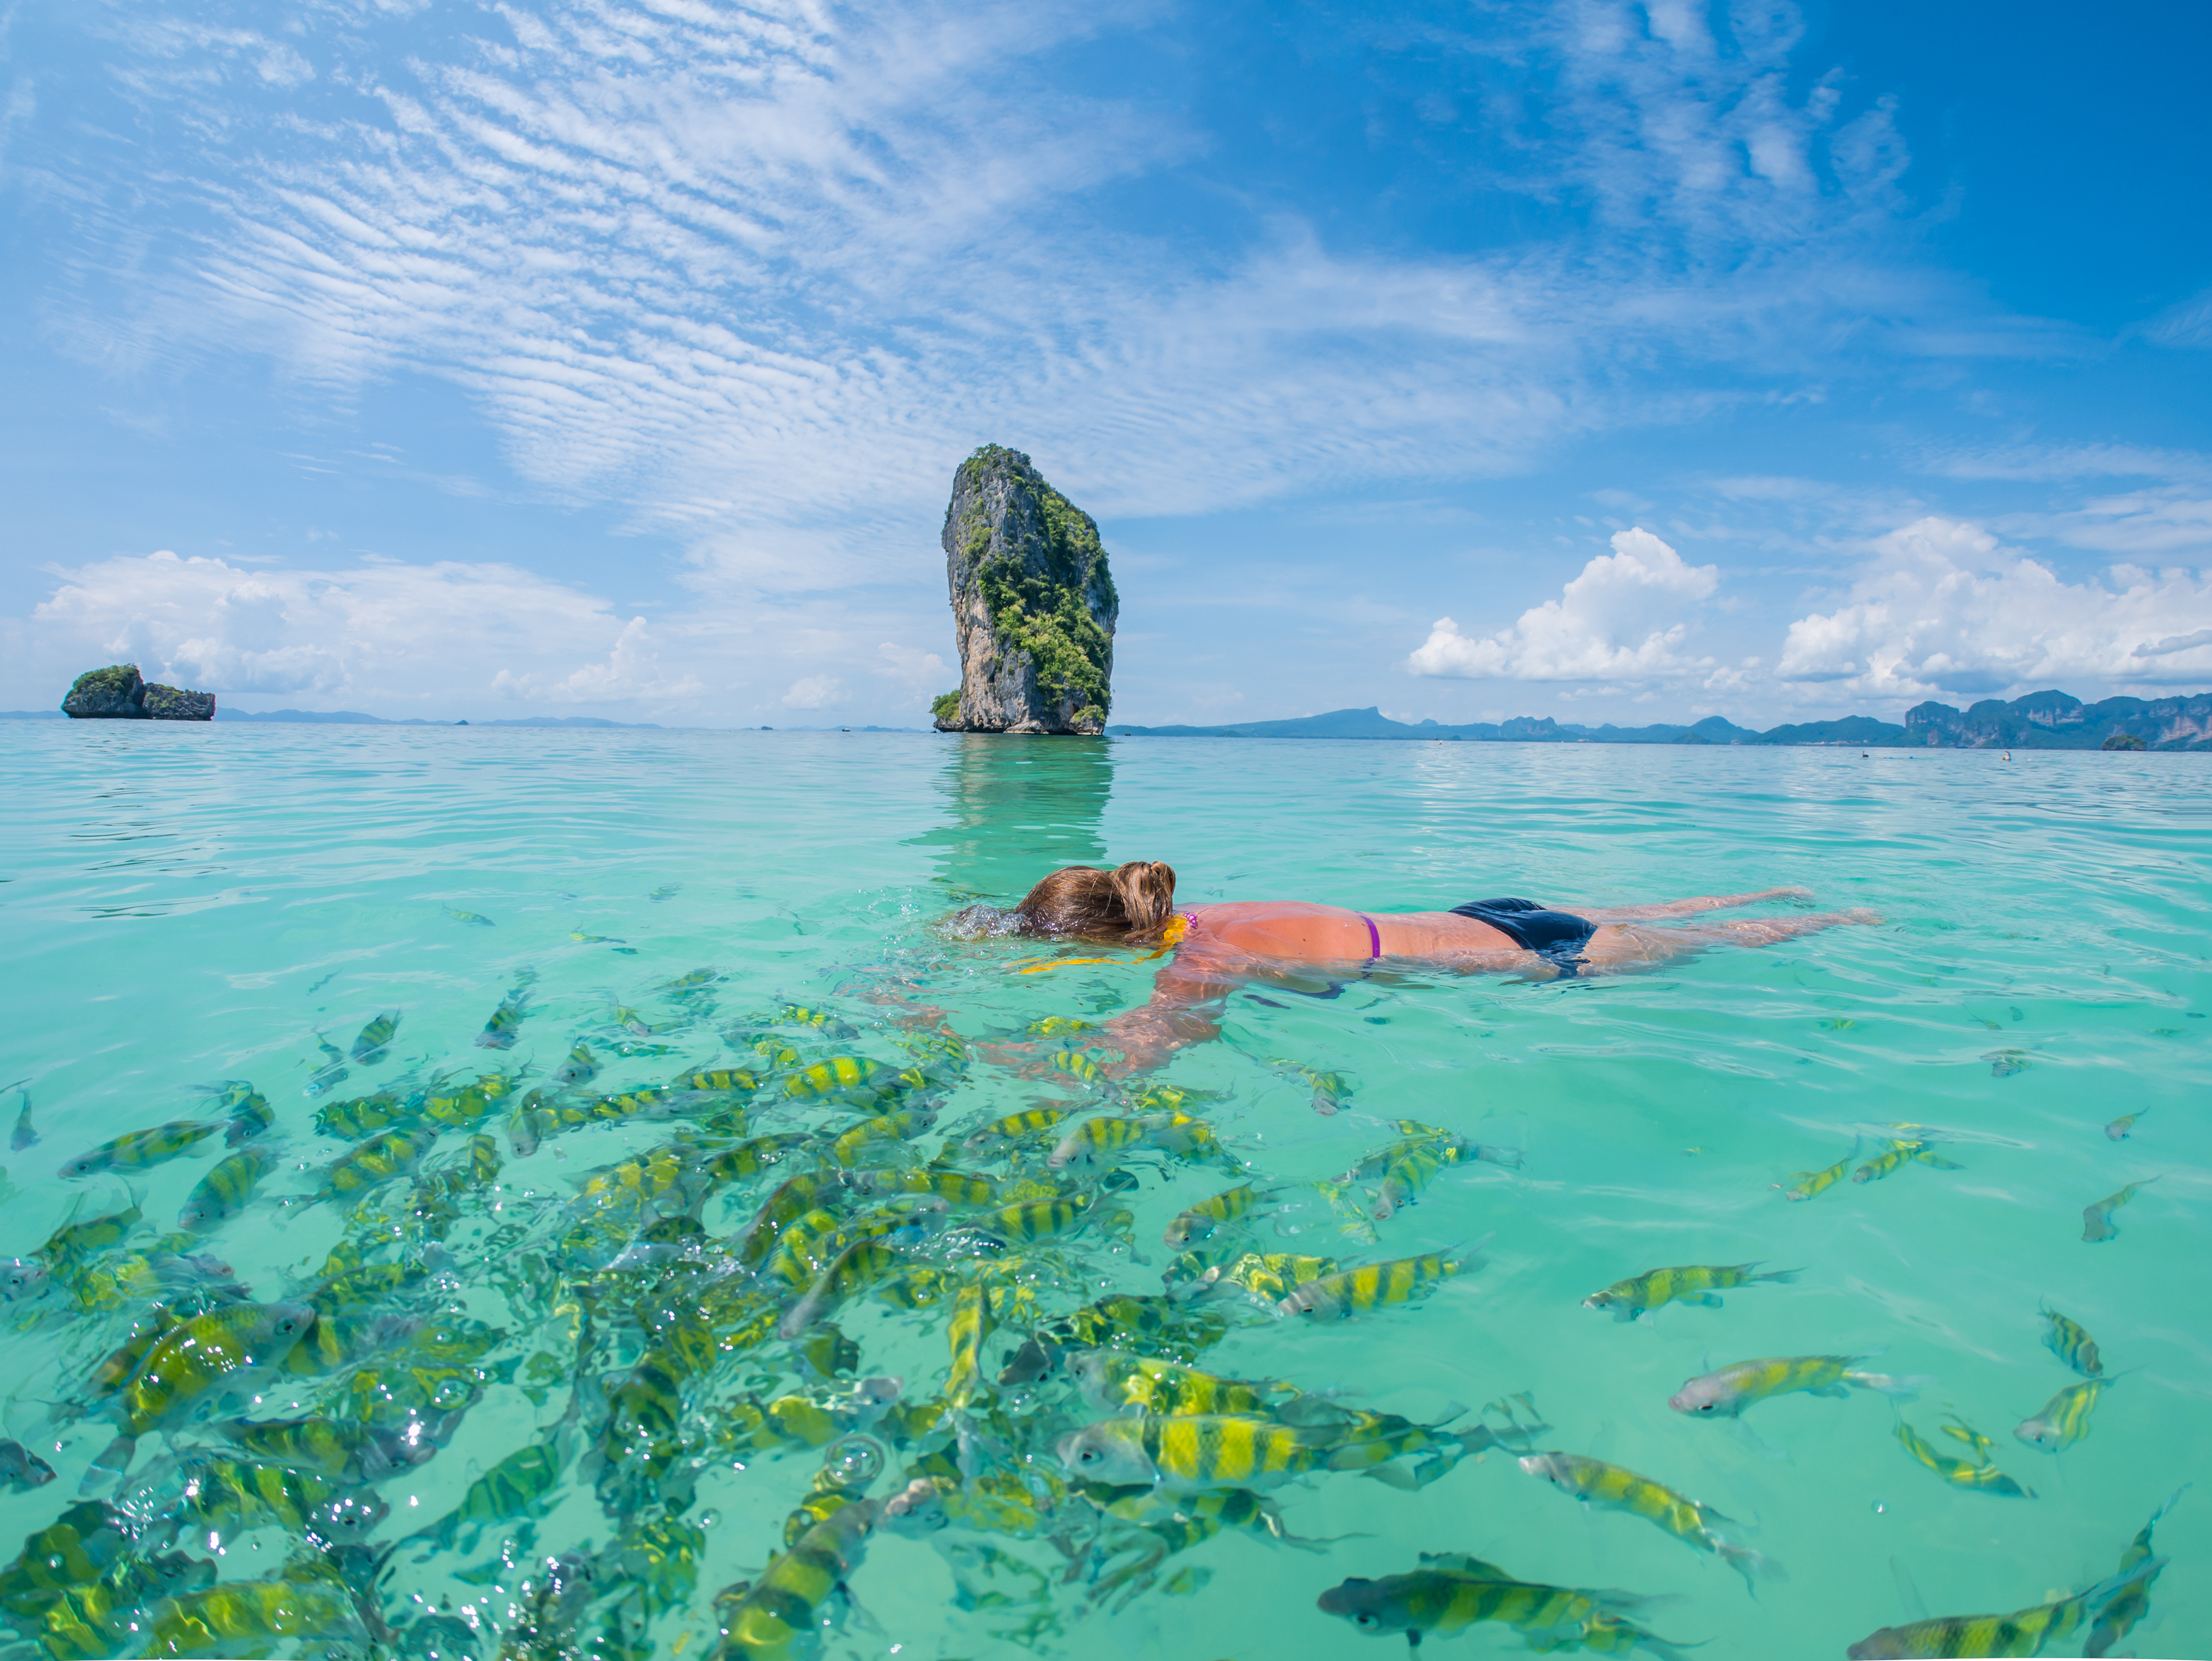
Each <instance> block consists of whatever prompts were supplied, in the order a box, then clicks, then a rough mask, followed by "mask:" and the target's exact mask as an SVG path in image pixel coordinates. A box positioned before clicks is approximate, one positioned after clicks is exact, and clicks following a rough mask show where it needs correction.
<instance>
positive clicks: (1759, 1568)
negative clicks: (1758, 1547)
mask: <svg viewBox="0 0 2212 1661" xmlns="http://www.w3.org/2000/svg"><path fill="white" fill-rule="evenodd" d="M1713 1549H1714V1550H1715V1551H1716V1552H1717V1553H1719V1554H1720V1557H1721V1561H1723V1562H1724V1563H1726V1564H1727V1565H1728V1566H1729V1567H1730V1568H1732V1569H1734V1570H1735V1572H1736V1573H1738V1574H1740V1575H1741V1576H1742V1577H1743V1584H1744V1585H1745V1586H1746V1587H1747V1588H1748V1589H1749V1590H1750V1592H1751V1595H1752V1596H1753V1597H1758V1596H1759V1584H1758V1583H1759V1581H1761V1580H1786V1579H1789V1578H1790V1577H1789V1575H1788V1574H1787V1573H1785V1572H1784V1569H1783V1567H1782V1565H1781V1564H1779V1563H1778V1562H1776V1561H1774V1560H1773V1559H1772V1558H1771V1557H1769V1556H1767V1555H1765V1553H1764V1552H1757V1551H1753V1550H1752V1549H1751V1548H1750V1547H1748V1546H1738V1545H1734V1544H1731V1543H1730V1542H1728V1541H1726V1540H1715V1541H1714V1542H1713Z"/></svg>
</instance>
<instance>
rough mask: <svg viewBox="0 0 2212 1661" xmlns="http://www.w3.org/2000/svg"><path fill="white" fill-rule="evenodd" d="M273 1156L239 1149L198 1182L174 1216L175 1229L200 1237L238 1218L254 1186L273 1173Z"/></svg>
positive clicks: (258, 1151)
mask: <svg viewBox="0 0 2212 1661" xmlns="http://www.w3.org/2000/svg"><path fill="white" fill-rule="evenodd" d="M275 1168H276V1155H275V1154H274V1153H270V1151H269V1150H268V1149H266V1148H260V1147H247V1148H241V1149H240V1150H239V1151H238V1152H237V1153H233V1154H231V1155H230V1156H229V1157H228V1159H222V1160H220V1161H218V1162H217V1164H216V1166H215V1168H214V1169H213V1170H211V1171H209V1172H208V1174H207V1175H206V1176H204V1177H201V1178H200V1180H199V1183H198V1185H197V1186H196V1187H195V1188H194V1189H192V1191H191V1196H190V1197H188V1198H187V1199H186V1200H185V1208H184V1209H183V1210H182V1211H180V1212H179V1213H178V1214H177V1226H178V1227H179V1228H182V1229H188V1230H190V1231H191V1232H193V1233H195V1234H197V1233H200V1232H204V1231H205V1230H208V1229H210V1228H213V1227H214V1226H216V1224H218V1223H220V1222H222V1221H223V1220H226V1219H228V1218H230V1217H234V1216H235V1215H237V1214H238V1213H239V1211H240V1209H241V1208H243V1207H244V1206H245V1204H246V1201H247V1200H249V1199H251V1198H252V1196H253V1189H254V1185H255V1184H256V1183H258V1182H260V1180H261V1179H262V1178H263V1177H265V1176H267V1175H268V1174H269V1173H270V1171H272V1170H274V1169H275Z"/></svg>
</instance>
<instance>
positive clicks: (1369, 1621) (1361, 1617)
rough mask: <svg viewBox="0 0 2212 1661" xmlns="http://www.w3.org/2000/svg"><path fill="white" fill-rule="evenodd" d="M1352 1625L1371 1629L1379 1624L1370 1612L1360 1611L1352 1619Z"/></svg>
mask: <svg viewBox="0 0 2212 1661" xmlns="http://www.w3.org/2000/svg"><path fill="white" fill-rule="evenodd" d="M1380 1624H1381V1622H1379V1621H1376V1618H1375V1616H1374V1615H1373V1613H1372V1612H1371V1611H1370V1610H1367V1609H1362V1610H1360V1611H1359V1613H1358V1614H1357V1615H1353V1616H1352V1625H1353V1626H1355V1627H1373V1626H1379V1625H1380Z"/></svg>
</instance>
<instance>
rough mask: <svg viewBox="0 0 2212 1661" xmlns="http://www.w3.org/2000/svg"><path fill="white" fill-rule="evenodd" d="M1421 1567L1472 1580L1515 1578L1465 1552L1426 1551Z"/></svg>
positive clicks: (1422, 1557)
mask: <svg viewBox="0 0 2212 1661" xmlns="http://www.w3.org/2000/svg"><path fill="white" fill-rule="evenodd" d="M1421 1567H1423V1568H1428V1569H1440V1570H1442V1571H1443V1573H1446V1574H1463V1575H1465V1576H1466V1577H1467V1578H1468V1579H1470V1580H1510V1579H1513V1577H1512V1576H1511V1575H1510V1574H1508V1573H1506V1572H1505V1571H1504V1569H1501V1568H1499V1567H1498V1565H1497V1564H1495V1563H1486V1562H1484V1561H1482V1559H1480V1557H1474V1556H1470V1555H1468V1554H1467V1553H1466V1552H1463V1551H1425V1552H1423V1553H1422V1554H1421Z"/></svg>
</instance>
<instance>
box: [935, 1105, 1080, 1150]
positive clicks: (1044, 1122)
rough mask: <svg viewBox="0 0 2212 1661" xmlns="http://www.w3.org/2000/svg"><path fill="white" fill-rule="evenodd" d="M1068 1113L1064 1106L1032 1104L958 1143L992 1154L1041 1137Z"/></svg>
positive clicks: (968, 1148)
mask: <svg viewBox="0 0 2212 1661" xmlns="http://www.w3.org/2000/svg"><path fill="white" fill-rule="evenodd" d="M1067 1115H1068V1110H1067V1109H1066V1108H1064V1107H1032V1108H1028V1109H1025V1110H1023V1111H1022V1112H1019V1113H1010V1114H1008V1115H1007V1116H1006V1117H1005V1118H1003V1119H997V1120H994V1121H993V1122H992V1123H989V1124H987V1125H985V1126H984V1127H983V1128H982V1129H981V1130H979V1131H977V1132H976V1133H975V1135H972V1136H970V1137H969V1138H968V1140H967V1141H964V1142H963V1143H962V1144H961V1146H962V1147H964V1148H966V1149H967V1150H968V1152H969V1153H997V1152H999V1151H1000V1149H1002V1148H1006V1147H1012V1145H1013V1144H1015V1143H1016V1142H1022V1141H1028V1140H1029V1139H1030V1137H1032V1136H1042V1135H1044V1134H1045V1132H1047V1131H1048V1130H1050V1129H1052V1128H1053V1127H1054V1125H1056V1124H1058V1123H1060V1121H1061V1120H1062V1119H1064V1118H1066V1116H1067Z"/></svg>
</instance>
